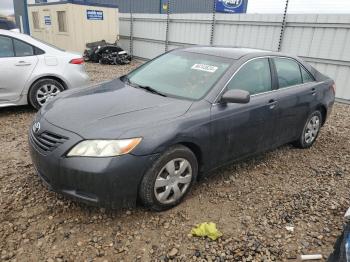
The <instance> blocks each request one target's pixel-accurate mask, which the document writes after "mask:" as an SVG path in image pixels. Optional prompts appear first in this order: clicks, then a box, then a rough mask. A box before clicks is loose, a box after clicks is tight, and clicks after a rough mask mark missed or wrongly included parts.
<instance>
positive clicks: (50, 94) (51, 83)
mask: <svg viewBox="0 0 350 262" xmlns="http://www.w3.org/2000/svg"><path fill="white" fill-rule="evenodd" d="M63 90H64V87H63V85H62V84H61V83H60V82H58V81H57V80H54V79H51V78H43V79H40V80H39V81H37V82H35V83H34V85H33V86H32V87H31V88H30V90H29V102H30V104H31V105H32V106H33V107H34V108H35V109H40V108H41V107H42V106H43V105H45V104H46V103H47V102H48V101H50V100H51V99H52V98H54V97H55V96H56V95H58V94H59V93H61V92H62V91H63Z"/></svg>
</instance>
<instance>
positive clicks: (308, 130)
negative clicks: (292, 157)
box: [294, 110, 322, 148]
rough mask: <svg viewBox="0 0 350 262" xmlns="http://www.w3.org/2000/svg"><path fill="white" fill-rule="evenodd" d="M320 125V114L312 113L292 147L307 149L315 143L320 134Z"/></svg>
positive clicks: (318, 112) (317, 112)
mask: <svg viewBox="0 0 350 262" xmlns="http://www.w3.org/2000/svg"><path fill="white" fill-rule="evenodd" d="M321 124H322V114H321V112H320V111H318V110H316V111H314V112H313V113H312V114H311V115H310V116H309V117H308V119H307V120H306V122H305V125H304V128H303V131H302V133H301V135H300V137H299V138H298V140H297V141H295V142H294V145H295V146H297V147H300V148H309V147H311V146H312V145H313V143H315V141H316V139H317V137H318V134H319V133H320V129H321Z"/></svg>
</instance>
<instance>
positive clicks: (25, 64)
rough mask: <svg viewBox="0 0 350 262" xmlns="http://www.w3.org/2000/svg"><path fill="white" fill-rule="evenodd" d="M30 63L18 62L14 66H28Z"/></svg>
mask: <svg viewBox="0 0 350 262" xmlns="http://www.w3.org/2000/svg"><path fill="white" fill-rule="evenodd" d="M30 65H31V63H28V62H26V61H19V62H18V63H16V64H15V66H30Z"/></svg>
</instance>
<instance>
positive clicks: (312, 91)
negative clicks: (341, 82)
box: [310, 87, 316, 96]
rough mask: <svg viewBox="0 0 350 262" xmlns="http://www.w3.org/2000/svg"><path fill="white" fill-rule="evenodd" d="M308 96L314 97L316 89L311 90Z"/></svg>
mask: <svg viewBox="0 0 350 262" xmlns="http://www.w3.org/2000/svg"><path fill="white" fill-rule="evenodd" d="M310 94H311V95H313V96H314V95H316V88H314V87H313V88H311V92H310Z"/></svg>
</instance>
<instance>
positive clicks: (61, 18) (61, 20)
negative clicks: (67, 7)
mask: <svg viewBox="0 0 350 262" xmlns="http://www.w3.org/2000/svg"><path fill="white" fill-rule="evenodd" d="M57 21H58V32H67V19H66V11H57Z"/></svg>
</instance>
